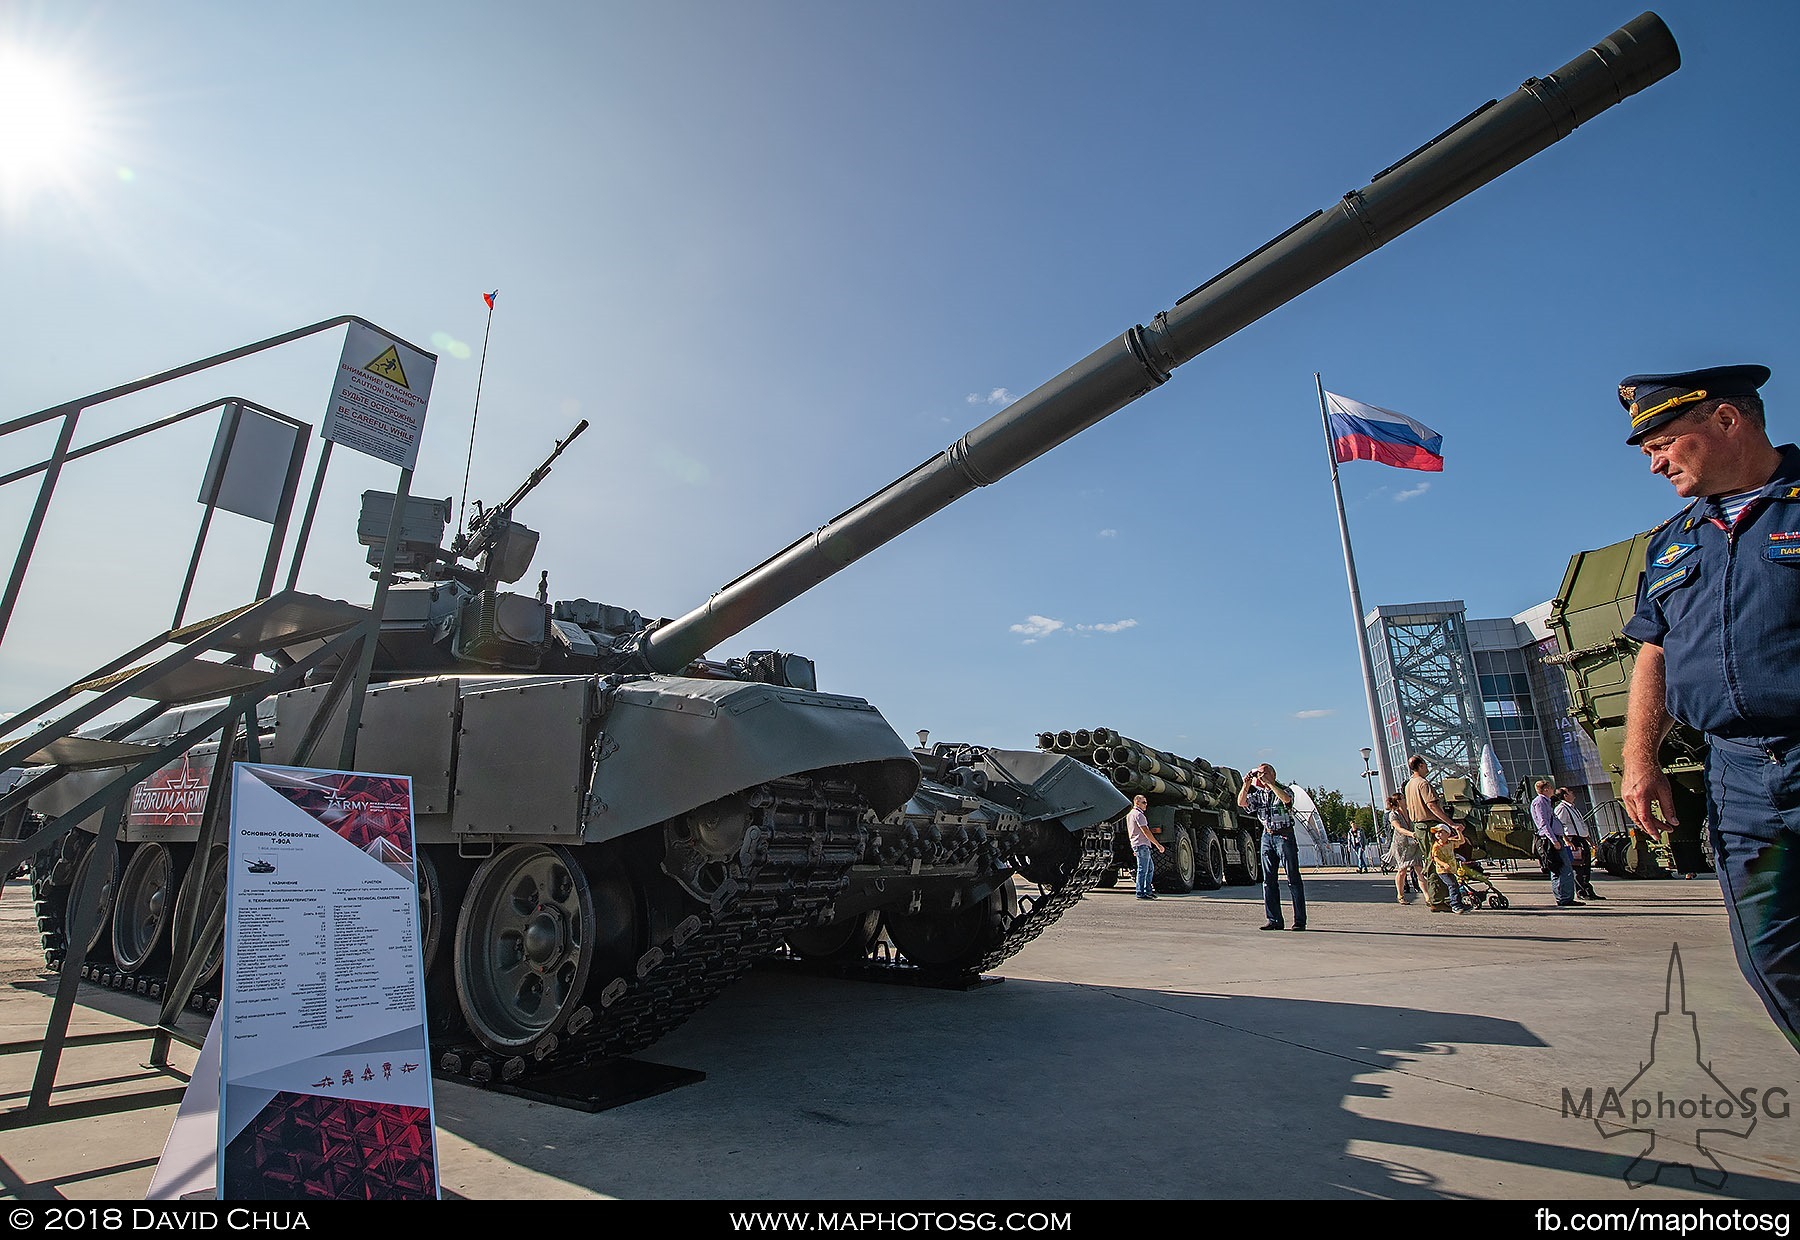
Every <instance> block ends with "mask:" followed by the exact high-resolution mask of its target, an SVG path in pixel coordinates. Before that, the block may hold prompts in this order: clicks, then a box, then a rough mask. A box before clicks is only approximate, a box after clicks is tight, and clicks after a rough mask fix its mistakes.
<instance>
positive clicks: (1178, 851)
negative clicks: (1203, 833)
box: [1155, 826, 1198, 896]
mask: <svg viewBox="0 0 1800 1240" xmlns="http://www.w3.org/2000/svg"><path fill="white" fill-rule="evenodd" d="M1155 856H1156V889H1157V890H1158V891H1166V892H1169V893H1171V894H1173V895H1178V896H1184V895H1186V894H1187V893H1188V892H1190V891H1192V890H1193V889H1194V883H1195V881H1196V874H1195V871H1196V867H1197V865H1198V859H1197V854H1196V851H1195V847H1194V833H1193V831H1192V830H1190V829H1189V828H1187V827H1183V826H1177V827H1176V828H1175V842H1174V843H1172V844H1170V845H1169V846H1168V847H1167V848H1165V849H1163V851H1162V852H1161V853H1159V854H1155Z"/></svg>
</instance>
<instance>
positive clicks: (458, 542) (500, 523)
mask: <svg viewBox="0 0 1800 1240" xmlns="http://www.w3.org/2000/svg"><path fill="white" fill-rule="evenodd" d="M587 428H588V423H587V419H586V418H583V419H582V420H581V421H580V422H578V423H576V425H575V429H574V430H572V431H570V432H569V433H568V435H567V437H565V438H563V439H560V440H558V441H557V443H556V447H555V448H553V449H552V450H551V452H550V455H549V456H547V457H545V458H544V463H543V464H542V465H539V466H538V467H537V468H536V469H534V470H532V471H531V476H530V477H528V478H526V479H525V481H523V482H521V483H520V484H519V489H518V490H516V491H514V492H513V493H512V494H511V495H509V496H507V497H506V498H505V499H504V500H502V501H501V502H500V503H498V504H495V505H494V506H493V507H492V508H486V509H484V508H482V506H481V501H480V500H476V501H475V516H474V519H473V520H471V521H470V522H469V529H468V532H467V533H462V534H458V535H457V536H456V539H455V541H453V542H452V543H451V544H450V555H451V557H452V559H453V560H476V559H479V560H480V561H481V564H480V567H479V569H477V570H476V572H475V576H476V577H477V578H478V580H474V581H470V580H469V579H468V577H466V576H459V579H460V580H464V581H466V582H467V583H468V584H470V585H472V586H474V588H476V589H477V590H491V589H493V588H494V587H495V586H497V585H503V584H510V583H512V582H515V581H517V580H518V579H519V578H521V577H523V576H524V575H525V571H526V570H527V569H529V568H530V567H531V558H532V556H534V555H536V554H537V544H538V534H537V531H536V530H534V529H531V528H529V527H527V526H524V525H521V524H520V523H519V522H517V521H515V520H513V510H514V509H516V508H517V507H518V506H519V504H520V502H521V501H523V500H524V498H525V497H526V496H527V495H530V494H531V493H532V492H533V491H534V490H536V489H537V487H538V484H539V483H541V482H543V480H544V479H545V478H548V477H549V476H550V466H551V465H553V464H554V463H555V462H556V458H557V457H559V456H561V455H562V454H563V449H564V448H567V447H568V446H569V445H570V444H572V443H574V442H575V439H576V437H577V436H579V435H580V434H581V432H582V431H585V430H586V429H587ZM468 571H469V570H467V569H461V570H459V569H457V568H455V567H454V566H452V567H451V569H450V572H451V573H452V574H464V573H467V572H468Z"/></svg>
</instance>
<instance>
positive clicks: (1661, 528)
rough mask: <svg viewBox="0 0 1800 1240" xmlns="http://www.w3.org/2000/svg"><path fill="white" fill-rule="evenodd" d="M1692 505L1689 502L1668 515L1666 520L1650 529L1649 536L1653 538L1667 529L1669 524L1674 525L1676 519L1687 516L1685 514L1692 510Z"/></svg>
mask: <svg viewBox="0 0 1800 1240" xmlns="http://www.w3.org/2000/svg"><path fill="white" fill-rule="evenodd" d="M1693 507H1694V506H1693V505H1692V504H1689V505H1688V506H1687V507H1686V508H1683V509H1682V510H1681V511H1680V512H1678V513H1676V514H1675V515H1674V516H1672V517H1670V518H1669V519H1668V520H1667V521H1664V522H1663V523H1662V524H1661V525H1659V526H1657V527H1656V528H1655V529H1653V530H1651V531H1650V534H1649V537H1651V538H1655V537H1656V536H1657V535H1658V534H1661V533H1662V532H1663V531H1664V530H1666V529H1668V528H1669V527H1670V526H1671V525H1674V524H1675V523H1676V522H1677V521H1679V520H1681V518H1683V517H1685V516H1687V514H1688V513H1689V512H1691V511H1693Z"/></svg>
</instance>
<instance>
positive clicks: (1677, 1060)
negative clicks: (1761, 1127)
mask: <svg viewBox="0 0 1800 1240" xmlns="http://www.w3.org/2000/svg"><path fill="white" fill-rule="evenodd" d="M1750 1097H1751V1095H1750V1093H1749V1091H1744V1090H1733V1089H1731V1088H1730V1087H1729V1086H1727V1085H1726V1084H1725V1082H1724V1081H1721V1080H1720V1079H1719V1078H1718V1076H1717V1075H1716V1074H1715V1073H1714V1072H1713V1069H1712V1064H1710V1063H1708V1062H1707V1061H1706V1060H1705V1059H1704V1058H1702V1055H1701V1049H1700V1022H1699V1018H1698V1017H1697V1016H1696V1015H1695V1014H1694V1013H1693V1012H1692V1011H1691V1010H1689V1008H1688V1005H1687V975H1686V974H1685V973H1683V971H1682V968H1681V948H1680V946H1679V945H1671V946H1670V948H1669V974H1668V983H1667V986H1666V988H1665V989H1664V992H1663V1006H1662V1009H1661V1010H1660V1011H1658V1012H1657V1013H1656V1023H1655V1025H1654V1026H1653V1027H1652V1029H1651V1032H1650V1057H1649V1058H1648V1059H1646V1060H1644V1062H1643V1063H1642V1064H1641V1065H1639V1067H1638V1071H1637V1075H1636V1076H1634V1077H1632V1078H1631V1079H1630V1080H1629V1081H1627V1082H1626V1083H1625V1084H1624V1085H1623V1086H1622V1087H1620V1088H1618V1089H1609V1090H1607V1091H1606V1092H1605V1094H1603V1095H1602V1096H1601V1098H1600V1100H1599V1103H1598V1105H1597V1106H1595V1108H1594V1126H1595V1127H1596V1128H1598V1129H1599V1130H1600V1135H1601V1136H1602V1137H1605V1138H1606V1139H1607V1140H1609V1141H1619V1142H1621V1144H1626V1142H1625V1138H1631V1137H1635V1138H1638V1139H1641V1140H1643V1142H1644V1146H1643V1148H1642V1149H1641V1150H1639V1151H1638V1152H1637V1154H1636V1155H1635V1156H1634V1157H1633V1158H1632V1160H1631V1163H1630V1165H1628V1166H1627V1167H1626V1168H1625V1181H1626V1183H1628V1184H1630V1185H1631V1187H1633V1188H1642V1187H1643V1186H1644V1185H1646V1184H1654V1183H1656V1182H1657V1178H1658V1177H1659V1176H1661V1175H1662V1174H1663V1172H1665V1171H1668V1170H1670V1169H1671V1168H1675V1167H1685V1168H1687V1170H1688V1172H1689V1174H1691V1175H1692V1176H1693V1178H1694V1182H1695V1183H1697V1184H1699V1185H1701V1186H1703V1187H1706V1188H1712V1189H1717V1188H1721V1187H1723V1186H1724V1184H1725V1179H1726V1174H1727V1173H1726V1171H1725V1168H1724V1167H1722V1166H1721V1165H1720V1164H1719V1160H1718V1159H1717V1158H1716V1157H1715V1156H1714V1153H1713V1151H1714V1148H1715V1145H1716V1144H1717V1143H1718V1142H1720V1141H1722V1140H1724V1139H1726V1138H1732V1139H1736V1140H1740V1141H1741V1140H1743V1139H1744V1138H1746V1137H1748V1136H1749V1135H1750V1134H1751V1133H1752V1132H1754V1131H1755V1130H1756V1107H1755V1105H1754V1103H1752V1102H1750V1101H1749V1098H1750ZM1690 1135H1691V1140H1690V1139H1689V1138H1690ZM1690 1150H1691V1152H1690Z"/></svg>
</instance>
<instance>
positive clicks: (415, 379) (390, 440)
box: [319, 323, 437, 469]
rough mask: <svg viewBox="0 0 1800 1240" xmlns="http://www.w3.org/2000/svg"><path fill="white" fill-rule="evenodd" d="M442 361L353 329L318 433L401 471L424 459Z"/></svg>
mask: <svg viewBox="0 0 1800 1240" xmlns="http://www.w3.org/2000/svg"><path fill="white" fill-rule="evenodd" d="M436 373H437V361H436V359H435V358H432V357H430V356H429V355H427V354H424V353H420V352H419V351H418V350H417V349H413V348H409V347H408V346H406V345H404V344H401V343H400V342H399V341H398V340H393V339H390V338H389V337H387V336H384V335H382V334H381V333H380V332H378V331H373V330H371V329H370V328H367V327H364V326H363V325H362V324H361V323H352V324H350V329H349V332H348V334H346V335H345V336H344V352H343V355H342V356H341V357H339V359H338V373H337V382H336V383H335V384H333V385H332V388H331V403H330V404H329V405H327V406H326V409H325V425H324V429H323V430H321V431H320V432H319V433H320V435H321V436H322V437H323V438H325V439H329V440H330V441H331V442H332V443H341V444H343V445H344V446H345V447H346V448H354V449H356V451H358V452H364V453H367V454H368V455H370V456H372V457H376V458H377V459H379V460H383V461H387V462H388V463H389V464H392V465H398V466H400V468H402V469H411V468H412V467H413V465H414V464H416V463H417V461H418V459H419V437H420V436H421V435H423V434H424V433H425V406H426V405H427V404H428V403H429V402H430V400H431V380H432V377H433V376H434V375H435V374H436Z"/></svg>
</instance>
